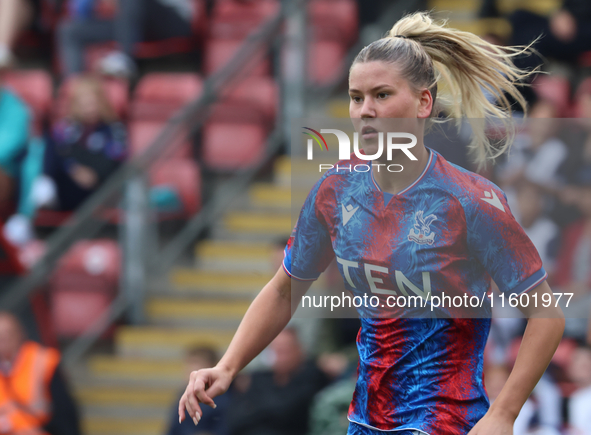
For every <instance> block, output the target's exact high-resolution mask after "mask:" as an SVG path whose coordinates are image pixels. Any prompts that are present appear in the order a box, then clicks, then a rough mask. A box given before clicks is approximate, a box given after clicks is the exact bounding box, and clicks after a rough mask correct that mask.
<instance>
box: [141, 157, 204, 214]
mask: <svg viewBox="0 0 591 435" xmlns="http://www.w3.org/2000/svg"><path fill="white" fill-rule="evenodd" d="M150 183H151V185H152V186H169V187H172V188H173V189H174V190H175V191H176V192H177V193H178V195H179V197H180V199H181V201H182V204H183V210H182V211H181V212H178V213H177V212H175V213H161V214H160V216H159V218H160V219H176V218H187V217H190V216H191V215H194V214H195V213H197V212H198V211H199V209H200V208H201V173H200V171H199V167H198V166H197V165H196V164H195V162H194V161H192V160H190V159H170V160H166V161H163V162H159V163H158V164H157V165H156V166H155V167H154V168H153V169H152V171H151V173H150Z"/></svg>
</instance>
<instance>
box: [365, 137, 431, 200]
mask: <svg viewBox="0 0 591 435" xmlns="http://www.w3.org/2000/svg"><path fill="white" fill-rule="evenodd" d="M415 150H416V151H415ZM401 154H402V153H401ZM413 154H414V155H415V156H416V158H417V160H410V159H409V158H408V157H406V156H405V155H404V154H402V155H400V156H398V157H399V158H397V159H394V160H392V161H390V162H388V164H390V165H392V164H399V165H402V167H403V168H404V169H403V170H402V171H400V172H389V171H387V170H384V166H381V167H380V168H379V169H380V170H378V167H377V165H375V164H374V165H373V167H372V172H373V177H374V180H375V181H376V183H377V184H378V186H380V189H382V191H384V192H387V193H391V194H393V195H396V194H398V193H399V192H401V191H403V190H404V189H406V188H407V187H408V186H410V185H411V184H412V183H414V182H415V180H416V179H417V178H419V177H420V175H421V173H422V172H423V170H424V169H425V166H427V163H428V161H429V151H428V150H427V148H425V146H424V145H423V144H422V143H421V144H417V146H415V147H414V148H413ZM398 160H400V161H398ZM378 163H379V162H378Z"/></svg>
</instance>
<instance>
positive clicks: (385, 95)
mask: <svg viewBox="0 0 591 435" xmlns="http://www.w3.org/2000/svg"><path fill="white" fill-rule="evenodd" d="M388 95H390V94H388V93H387V92H380V93H379V94H378V98H379V99H381V100H383V99H384V98H388Z"/></svg>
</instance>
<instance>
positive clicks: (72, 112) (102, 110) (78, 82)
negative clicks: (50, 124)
mask: <svg viewBox="0 0 591 435" xmlns="http://www.w3.org/2000/svg"><path fill="white" fill-rule="evenodd" d="M88 92H90V93H92V94H94V96H95V98H96V99H97V102H98V106H99V115H100V118H101V120H102V121H103V122H106V123H109V122H114V121H117V114H116V113H115V110H114V109H113V106H112V105H111V102H110V101H109V99H108V98H107V93H106V89H105V87H104V86H103V83H102V82H101V80H100V79H98V78H97V77H95V76H92V75H83V76H79V77H76V78H75V79H74V80H73V83H72V84H71V88H70V90H69V92H68V104H67V110H68V113H67V115H68V117H69V118H70V119H73V120H76V121H81V120H82V116H81V115H80V109H79V107H78V100H79V99H80V96H81V95H83V94H85V93H88Z"/></svg>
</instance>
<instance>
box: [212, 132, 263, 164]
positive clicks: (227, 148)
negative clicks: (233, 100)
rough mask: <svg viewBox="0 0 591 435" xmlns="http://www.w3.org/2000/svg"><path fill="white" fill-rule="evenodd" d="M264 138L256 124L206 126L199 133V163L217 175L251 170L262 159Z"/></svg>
mask: <svg viewBox="0 0 591 435" xmlns="http://www.w3.org/2000/svg"><path fill="white" fill-rule="evenodd" d="M266 137H267V130H266V129H265V128H264V127H263V126H261V125H260V124H254V123H225V122H209V123H208V124H207V125H206V126H205V128H204V131H203V161H204V162H205V164H206V165H207V166H208V167H209V168H211V169H213V170H217V171H233V170H236V169H240V168H247V167H250V166H253V165H254V164H256V163H257V162H258V161H259V160H260V159H261V158H262V157H263V155H264V151H265V145H266Z"/></svg>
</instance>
